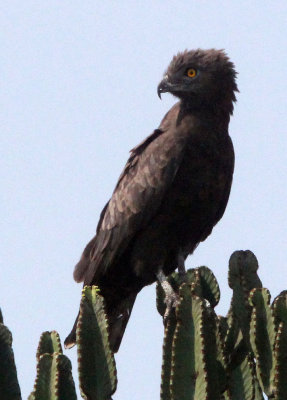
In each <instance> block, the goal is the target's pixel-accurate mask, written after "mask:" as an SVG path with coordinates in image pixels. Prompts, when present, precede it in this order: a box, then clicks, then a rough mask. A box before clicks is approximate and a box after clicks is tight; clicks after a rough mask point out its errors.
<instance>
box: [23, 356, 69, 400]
mask: <svg viewBox="0 0 287 400" xmlns="http://www.w3.org/2000/svg"><path fill="white" fill-rule="evenodd" d="M71 370H72V365H71V362H70V360H69V359H68V358H67V357H66V356H64V355H63V354H58V353H53V354H43V355H41V356H39V361H38V364H37V377H36V381H35V385H34V390H33V392H32V393H31V395H30V397H29V400H76V399H77V396H76V391H75V385H74V381H73V378H72V373H71Z"/></svg>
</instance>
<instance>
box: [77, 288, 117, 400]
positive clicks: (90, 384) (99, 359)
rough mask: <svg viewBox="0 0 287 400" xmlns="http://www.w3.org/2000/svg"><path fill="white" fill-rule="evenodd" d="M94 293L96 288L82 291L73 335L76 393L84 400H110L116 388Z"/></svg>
mask: <svg viewBox="0 0 287 400" xmlns="http://www.w3.org/2000/svg"><path fill="white" fill-rule="evenodd" d="M98 292H99V290H98V288H97V287H96V286H92V287H90V286H86V287H85V288H84V289H83V294H82V300H81V305H80V314H79V322H78V325H77V332H76V337H77V347H78V369H79V383H80V390H81V394H82V396H83V397H84V398H85V399H88V400H107V399H110V397H111V395H112V394H113V393H114V392H115V390H116V386H117V376H116V365H115V360H114V355H113V353H112V351H111V349H110V344H109V334H108V321H107V316H106V313H105V308H104V299H103V297H102V296H100V295H99V293H98Z"/></svg>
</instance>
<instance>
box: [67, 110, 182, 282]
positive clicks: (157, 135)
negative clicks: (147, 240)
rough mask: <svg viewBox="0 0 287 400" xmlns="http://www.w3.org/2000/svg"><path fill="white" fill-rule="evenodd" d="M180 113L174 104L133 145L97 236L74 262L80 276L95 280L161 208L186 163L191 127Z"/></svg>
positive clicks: (75, 276) (102, 214)
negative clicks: (179, 122) (156, 126)
mask: <svg viewBox="0 0 287 400" xmlns="http://www.w3.org/2000/svg"><path fill="white" fill-rule="evenodd" d="M177 114H178V105H175V106H174V107H173V108H172V109H171V110H170V111H169V113H168V114H167V115H166V116H165V118H164V119H163V121H162V123H161V125H160V127H159V129H156V130H155V131H154V132H153V133H152V134H151V135H150V136H148V137H147V138H146V139H145V140H144V141H143V142H142V143H141V144H139V145H138V146H137V147H135V148H134V149H132V150H131V155H130V157H129V159H128V162H127V164H126V166H125V168H124V170H123V172H122V174H121V175H120V178H119V180H118V183H117V185H116V188H115V190H114V192H113V194H112V197H111V199H110V200H109V202H108V203H107V204H106V206H105V207H104V209H103V211H102V213H101V216H100V220H99V223H98V227H97V233H96V236H95V237H94V238H93V239H92V240H91V241H90V242H89V243H88V245H87V246H86V248H85V250H84V252H83V255H82V257H81V260H80V261H79V262H78V264H77V265H76V267H75V271H74V278H75V280H76V281H78V282H80V281H82V280H84V283H85V284H87V285H90V284H93V283H95V282H96V281H97V278H98V276H101V275H103V274H105V272H106V271H107V269H108V268H109V266H110V265H111V264H112V263H113V262H114V261H115V260H116V259H117V258H118V257H119V256H120V255H121V254H122V253H123V252H124V251H125V249H126V248H127V246H128V245H129V244H130V242H131V240H132V239H133V237H134V236H135V234H136V233H137V232H138V231H139V230H141V229H143V228H144V227H145V226H146V225H147V224H148V223H149V221H150V220H151V218H152V217H153V216H154V215H155V214H156V211H157V210H158V208H159V206H160V204H161V202H162V200H163V198H164V195H165V193H166V191H167V189H168V188H169V186H170V185H171V183H172V181H173V179H174V177H175V175H176V172H177V170H178V168H179V166H180V164H181V160H182V157H183V154H184V149H185V144H186V141H187V138H188V135H187V132H186V129H184V127H182V128H180V127H177V126H176V120H177Z"/></svg>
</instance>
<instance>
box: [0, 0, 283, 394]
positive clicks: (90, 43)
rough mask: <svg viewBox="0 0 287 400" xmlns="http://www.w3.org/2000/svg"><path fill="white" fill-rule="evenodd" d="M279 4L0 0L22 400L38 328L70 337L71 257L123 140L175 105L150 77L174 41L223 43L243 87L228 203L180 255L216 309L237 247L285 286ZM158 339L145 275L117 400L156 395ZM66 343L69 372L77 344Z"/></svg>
mask: <svg viewBox="0 0 287 400" xmlns="http://www.w3.org/2000/svg"><path fill="white" fill-rule="evenodd" d="M286 13H287V3H286V1H285V0H282V1H280V0H279V1H276V2H274V1H262V0H261V1H252V2H251V1H250V0H249V1H244V0H243V1H240V2H239V1H235V0H233V1H230V0H229V1H227V0H226V1H224V0H222V1H203V0H201V1H188V2H187V1H155V0H153V1H151V0H146V1H145V2H139V1H138V2H136V1H131V0H130V1H121V2H119V1H106V2H102V1H101V2H100V1H96V0H94V1H89V0H86V1H70V0H69V1H67V0H61V1H56V0H55V1H51V0H47V1H39V0H38V1H36V0H34V1H32V0H27V1H25V2H23V1H16V0H9V1H8V0H2V2H1V5H0V33H1V40H0V48H1V49H0V51H1V63H0V82H1V90H0V119H1V131H0V132H1V150H2V152H1V153H2V154H1V164H2V165H1V171H0V174H1V211H2V217H1V230H2V233H3V235H2V239H1V242H0V251H1V274H0V306H1V307H2V310H3V314H4V318H5V323H6V324H7V325H8V326H9V328H10V329H11V330H12V332H13V338H14V351H15V358H16V363H17V367H18V377H19V380H20V384H21V388H22V394H23V398H24V399H25V398H27V396H28V394H29V393H30V391H31V390H32V387H33V381H34V378H35V366H36V364H35V353H36V348H37V344H38V340H39V336H40V334H41V332H43V331H45V330H52V329H56V330H57V331H58V332H59V333H60V336H61V338H62V340H64V338H65V336H66V335H67V333H68V332H69V331H70V328H71V326H72V324H73V322H74V318H75V316H76V314H77V309H78V305H79V301H80V291H81V287H80V285H77V284H76V283H74V282H73V279H72V271H73V266H74V264H75V263H76V262H77V260H78V257H79V256H80V254H81V252H82V250H83V247H84V245H85V244H86V243H87V241H88V240H89V239H90V238H91V237H92V235H93V234H94V232H95V228H96V224H97V221H98V217H99V214H100V211H101V209H102V207H103V206H104V204H105V202H106V200H107V199H108V198H109V196H110V195H111V192H112V190H113V187H114V185H115V183H116V180H117V178H118V175H119V173H120V172H121V169H122V168H123V166H124V163H125V161H126V159H127V157H128V151H129V149H130V148H132V147H133V146H134V145H136V144H137V143H138V142H139V141H141V140H142V139H143V138H144V137H145V136H147V135H148V134H150V133H151V132H152V131H153V129H154V128H156V127H157V126H158V124H159V122H160V120H161V118H162V117H163V115H164V114H165V112H166V111H167V110H168V109H169V108H170V106H171V105H172V104H173V103H174V102H175V99H174V98H172V97H171V96H170V95H165V96H163V100H162V101H160V100H159V99H158V97H157V94H156V87H157V84H158V82H159V80H160V79H161V76H162V74H163V72H164V70H165V69H166V67H167V65H168V63H169V61H170V59H171V57H172V56H173V54H175V53H177V52H178V51H180V50H184V49H185V48H188V49H192V48H197V47H202V48H210V47H215V48H225V49H226V51H227V52H228V54H229V55H230V57H231V59H232V60H233V62H234V63H235V65H236V69H237V71H238V72H239V75H238V86H239V89H240V94H239V95H238V103H237V105H236V107H235V112H234V117H233V118H232V121H231V124H230V134H231V136H232V139H233V142H234V147H235V152H236V167H235V176H234V184H233V188H232V193H231V197H230V201H229V204H228V207H227V210H226V213H225V215H224V217H223V219H222V220H221V222H220V223H219V224H218V226H217V227H216V228H215V229H214V231H213V234H212V236H211V237H210V238H208V240H206V242H205V243H203V244H201V245H200V246H199V247H198V249H197V250H196V252H195V254H194V255H193V257H190V258H189V259H188V261H187V266H188V267H195V266H199V265H208V266H209V267H211V268H212V269H213V271H214V273H215V275H216V277H217V278H218V281H219V284H220V287H221V291H222V298H221V303H220V305H219V307H218V308H217V312H218V313H222V314H225V313H226V311H227V309H228V305H229V301H230V296H231V291H230V289H229V288H228V285H227V263H228V259H229V256H230V254H231V253H232V251H234V250H236V249H251V250H253V251H254V252H255V253H256V255H257V257H258V259H259V263H260V266H261V267H260V271H259V273H260V277H261V279H262V280H263V284H264V286H266V287H268V288H269V289H270V290H271V293H272V295H273V296H274V295H276V294H278V293H279V292H280V291H281V290H283V289H286V288H287V269H286V225H287V224H286V222H287V218H286V215H287V205H286V198H287V189H286V175H287V167H286V154H287V140H286V132H287V117H286V104H287V101H286V93H287V84H286V82H287V79H286V71H287V60H286V53H287V45H286V37H287V29H286ZM162 336H163V327H162V322H161V319H160V317H159V315H158V314H157V311H156V309H155V289H154V286H152V287H149V288H146V289H144V290H143V291H142V292H141V294H140V295H139V296H138V300H137V303H136V306H135V308H134V311H133V314H132V317H131V320H130V323H129V325H128V328H127V332H126V335H125V337H124V341H123V344H122V347H121V349H120V351H119V353H118V355H117V356H116V361H117V367H118V377H119V385H118V391H117V393H116V394H115V395H114V400H126V399H129V398H132V399H133V400H151V399H158V398H159V390H160V368H161V346H162ZM65 354H66V355H68V356H69V357H70V359H71V360H72V362H73V373H74V377H75V378H76V372H77V365H76V350H75V349H73V350H70V351H66V352H65ZM76 384H77V379H76Z"/></svg>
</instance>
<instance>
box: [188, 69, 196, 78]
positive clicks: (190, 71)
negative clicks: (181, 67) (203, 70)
mask: <svg viewBox="0 0 287 400" xmlns="http://www.w3.org/2000/svg"><path fill="white" fill-rule="evenodd" d="M186 75H187V76H188V77H189V78H194V77H195V76H196V69H194V68H188V70H187V71H186Z"/></svg>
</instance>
